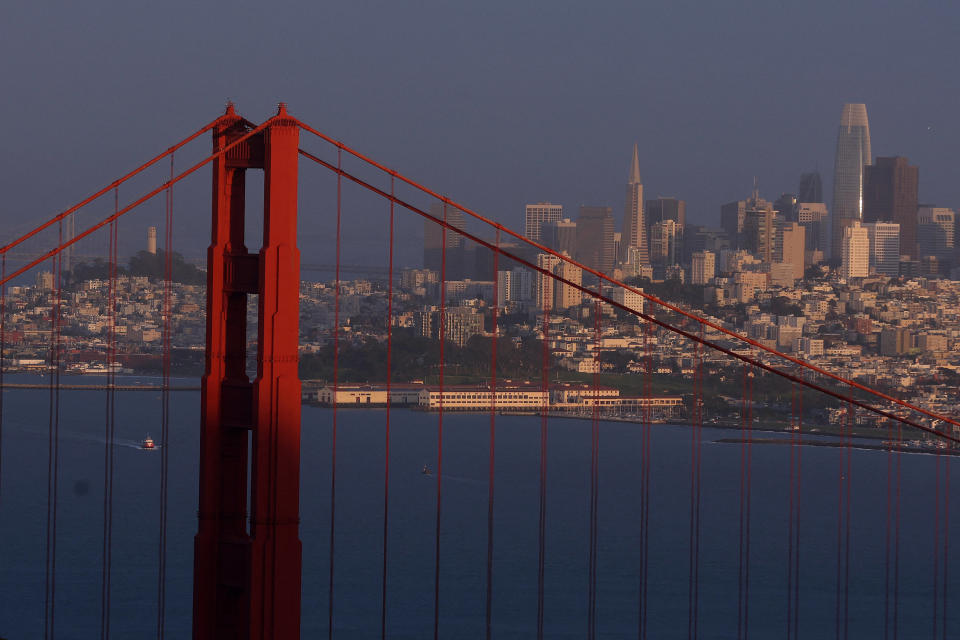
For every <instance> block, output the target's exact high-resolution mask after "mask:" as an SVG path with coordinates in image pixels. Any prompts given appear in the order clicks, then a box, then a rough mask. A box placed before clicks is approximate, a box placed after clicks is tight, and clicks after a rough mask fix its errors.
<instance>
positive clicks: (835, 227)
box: [830, 104, 873, 260]
mask: <svg viewBox="0 0 960 640" xmlns="http://www.w3.org/2000/svg"><path fill="white" fill-rule="evenodd" d="M872 157H873V156H872V155H871V151H870V125H869V124H868V123H867V105H865V104H845V105H843V112H842V113H841V115H840V130H839V132H838V133H837V154H836V157H835V158H834V165H833V210H832V211H831V212H830V213H831V214H832V223H831V225H830V228H831V231H832V236H831V241H830V246H831V252H830V255H831V256H832V257H833V259H834V260H840V259H841V258H842V256H843V230H844V229H845V228H846V227H849V226H850V225H851V224H852V223H853V222H854V221H861V220H863V167H864V166H865V165H868V164H870V163H871V162H870V159H871V158H872Z"/></svg>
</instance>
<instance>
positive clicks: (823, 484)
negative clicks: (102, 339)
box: [0, 378, 960, 639]
mask: <svg viewBox="0 0 960 640" xmlns="http://www.w3.org/2000/svg"><path fill="white" fill-rule="evenodd" d="M8 380H9V378H8ZM33 380H35V379H33ZM67 381H70V382H72V381H79V379H75V378H72V379H68V380H67ZM83 381H84V382H91V381H93V379H91V378H86V379H84V380H83ZM117 401H118V407H117V420H116V424H117V430H118V438H119V440H120V446H119V447H118V448H117V450H116V472H115V473H116V476H115V513H116V514H117V515H116V519H115V523H114V532H113V545H114V546H113V549H114V551H113V567H114V572H113V585H114V589H113V613H112V618H111V620H112V630H113V637H116V638H142V637H151V636H152V635H155V627H156V594H157V577H156V576H157V541H158V533H157V532H158V526H157V525H158V521H159V512H158V494H159V463H160V455H159V454H158V453H156V452H147V451H141V450H140V449H138V447H137V444H138V442H139V441H140V440H142V438H143V437H145V436H146V435H147V434H151V435H153V436H154V437H157V436H158V435H159V432H160V394H159V393H158V392H124V393H118V394H117ZM199 402H200V396H199V393H196V392H178V393H175V394H173V406H172V411H173V419H172V421H171V440H170V442H169V453H170V488H169V491H170V509H169V559H168V585H167V634H168V637H170V638H184V637H189V633H190V622H189V621H190V610H191V588H192V587H191V585H192V582H191V581H192V578H191V572H192V566H193V565H192V562H193V560H192V538H193V534H194V531H195V526H196V525H195V510H196V496H197V488H196V461H197V457H198V415H199ZM47 412H48V394H47V392H45V391H20V390H9V391H7V392H6V394H5V396H4V420H3V427H4V437H3V467H2V495H0V637H9V638H37V637H41V636H42V630H43V606H44V558H45V541H46V538H45V535H46V533H45V532H46V529H45V527H46V496H47V438H48V418H47ZM103 416H104V393H102V392H87V391H64V392H62V415H61V422H60V425H61V426H60V442H61V464H60V510H59V514H58V527H59V529H58V535H57V580H56V589H57V591H56V637H59V638H91V637H95V636H97V634H98V633H99V624H100V563H101V545H102V537H101V536H102V513H103V512H102V508H103V496H102V490H103V477H102V475H103V470H102V469H103V466H102V463H103V455H104V444H103V443H104V438H103V432H104V417H103ZM339 416H340V422H339V424H340V428H339V440H338V485H337V486H338V495H337V505H338V514H337V532H336V550H337V553H336V561H335V566H336V573H335V575H336V578H335V595H334V607H335V609H334V610H335V615H334V625H335V635H336V636H337V637H342V638H373V637H378V634H379V624H380V584H381V582H380V580H381V555H380V553H381V544H382V541H381V532H382V510H383V502H382V500H383V451H384V442H383V434H384V411H382V410H342V411H340V412H339ZM497 427H498V431H497V451H496V454H497V458H496V482H497V485H496V509H495V557H494V587H495V590H494V602H493V621H494V635H495V637H497V638H529V637H532V636H533V635H534V633H535V629H536V596H537V594H536V575H537V567H536V563H537V500H538V485H537V478H538V469H537V464H538V453H539V444H538V441H539V440H538V439H539V427H540V421H539V419H537V418H528V417H508V416H498V418H497ZM589 427H590V423H589V422H588V421H581V420H560V419H557V420H551V421H550V426H549V429H550V435H549V453H548V476H549V477H548V507H547V519H548V525H547V526H548V531H547V546H546V563H547V566H546V596H545V617H546V635H547V636H548V637H551V638H563V637H571V638H573V637H582V636H584V635H585V632H586V619H587V610H586V601H587V598H586V594H587V567H588V555H587V553H588V549H587V547H588V544H587V541H588V534H589V529H588V524H589V522H588V513H589V494H588V491H589V460H590V457H589V451H590V429H589ZM488 428H489V416H483V415H450V414H447V415H446V417H445V420H444V473H443V492H444V502H443V519H442V530H443V533H442V538H441V548H442V562H441V575H440V580H441V602H440V611H441V616H440V630H441V635H442V636H443V637H446V638H458V639H459V638H480V637H482V636H483V628H484V606H485V605H484V593H485V585H484V580H485V567H486V514H487V506H486V505H487V502H486V500H487V482H486V476H487V473H486V470H487V444H488V436H489V432H488ZM392 429H393V431H392V441H391V477H390V490H391V494H390V496H391V504H390V538H389V545H390V553H389V569H388V572H389V577H388V631H389V635H390V637H394V638H425V637H430V636H431V635H432V629H433V571H434V566H433V545H434V526H435V520H434V514H435V501H434V500H435V491H436V485H435V479H433V478H431V477H429V476H424V475H422V474H421V473H420V470H421V467H422V466H423V464H424V463H429V464H430V465H431V466H435V460H436V441H437V440H436V437H437V416H436V415H435V414H423V413H418V412H410V411H401V410H395V411H393V413H392ZM640 434H641V430H640V428H639V426H637V425H633V424H624V423H603V424H602V425H601V428H600V447H601V451H600V482H601V490H600V507H599V508H600V511H599V513H600V516H599V517H600V525H599V536H600V538H599V561H598V562H599V566H598V571H597V576H598V596H597V603H598V604H597V606H598V612H599V614H598V615H599V623H598V626H599V633H600V636H601V637H604V638H629V637H636V626H637V591H638V580H637V566H638V558H639V555H638V549H637V542H638V540H639V532H640V529H639V517H638V506H639V495H638V493H637V487H638V486H639V474H640V468H639V464H638V460H639V451H640ZM732 435H735V434H734V433H732V432H730V431H723V430H716V429H704V431H703V437H704V445H703V503H702V515H701V518H702V523H703V533H702V551H701V558H702V565H701V569H700V576H701V585H700V604H701V606H700V629H701V634H700V637H701V638H729V637H732V636H734V635H735V630H736V624H737V561H738V557H737V541H738V526H739V518H738V514H739V485H738V482H739V471H740V447H739V445H736V444H724V443H718V442H715V440H716V439H718V438H724V437H730V436H732ZM330 441H331V411H329V410H324V409H317V408H310V407H304V410H303V458H302V465H303V486H302V528H301V538H302V540H303V552H304V553H303V570H304V579H303V605H304V606H303V637H304V638H316V637H321V636H323V637H325V634H326V624H327V612H328V603H329V593H328V589H327V581H328V575H329V564H328V551H329V542H330V541H329V521H328V516H329V509H330V489H329V487H330V462H329V461H330ZM653 451H654V469H653V474H652V475H653V480H652V483H653V502H652V506H651V523H652V527H653V530H652V533H651V542H650V561H651V567H650V575H649V579H650V585H649V596H650V602H649V625H650V626H649V636H648V637H650V638H674V637H686V633H687V620H688V610H687V584H688V583H687V575H688V564H687V558H688V550H689V546H688V527H689V508H690V498H689V495H690V494H689V491H690V485H689V471H690V468H689V453H690V431H689V429H687V428H685V427H675V426H674V427H665V426H660V427H654V431H653ZM789 454H790V449H789V447H785V446H770V445H767V446H761V445H758V446H755V447H754V448H753V455H754V476H753V477H754V484H753V520H752V540H751V542H752V549H751V592H750V631H751V635H753V636H754V637H757V638H764V637H782V636H784V635H785V629H786V558H787V542H788V540H787V517H788V510H787V502H786V501H787V496H788V482H789V479H788V476H787V469H788V465H789ZM841 454H842V451H841V450H838V449H830V448H821V447H804V448H803V450H802V455H803V500H802V518H803V521H802V547H801V564H802V567H801V577H800V579H801V594H800V608H801V623H800V633H801V636H802V637H807V638H820V637H827V636H830V637H832V636H833V633H834V613H835V604H836V599H835V588H836V581H835V580H836V567H837V564H836V563H837V555H836V554H837V546H836V545H837V539H836V532H837V499H836V495H835V494H836V485H837V474H838V470H839V467H840V456H841ZM902 460H903V483H902V490H903V496H904V498H903V514H902V522H901V548H900V637H902V638H906V637H929V636H930V635H931V633H932V614H933V608H932V607H933V605H932V593H933V575H932V572H933V566H934V565H933V553H932V551H931V549H932V546H933V528H932V523H933V518H934V512H933V509H934V507H933V505H934V502H933V495H932V493H933V488H934V478H935V476H934V473H935V466H934V465H935V460H936V458H935V457H933V456H929V455H919V454H910V455H904V456H903V457H902ZM943 464H944V463H943V462H941V465H943ZM953 466H954V469H953V474H952V477H953V480H954V483H953V487H952V494H953V495H955V496H960V491H958V489H960V486H958V485H957V482H956V481H957V479H958V477H960V468H956V464H954V465H953ZM941 469H942V466H941ZM886 470H887V454H886V453H884V452H876V451H863V450H854V452H853V473H852V475H851V479H852V483H853V484H852V486H853V517H852V541H853V542H852V546H853V550H852V557H851V576H852V577H851V585H850V611H849V618H850V625H851V626H850V637H851V638H876V637H882V634H883V612H884V570H885V563H884V540H885V531H886V529H885V519H884V518H885V504H886V502H885V501H886ZM954 511H955V512H957V513H960V508H958V509H955V510H954ZM958 517H960V516H958ZM958 529H960V523H957V525H956V526H954V527H953V530H954V531H957V530H958ZM957 538H958V536H957V535H956V534H955V533H953V532H952V533H951V546H952V548H953V549H956V551H955V553H954V554H953V555H954V557H960V547H958V546H957V544H956V541H957ZM956 565H957V563H956V562H951V566H950V578H949V580H948V582H949V585H948V587H949V590H950V593H951V594H957V593H958V591H960V585H958V584H957V577H958V576H960V567H957V566H956ZM955 603H956V598H954V597H953V596H951V598H950V605H951V606H955ZM948 624H949V628H948V633H947V637H960V614H958V615H955V616H954V619H953V620H950V621H949V623H948Z"/></svg>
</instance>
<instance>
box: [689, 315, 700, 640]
mask: <svg viewBox="0 0 960 640" xmlns="http://www.w3.org/2000/svg"><path fill="white" fill-rule="evenodd" d="M700 332H701V338H702V333H703V326H702V325H701V326H700ZM701 359H702V353H701V343H700V342H697V343H696V344H695V345H694V372H693V407H692V409H693V424H692V425H691V438H690V554H689V556H690V558H689V563H690V567H689V573H688V576H687V582H688V584H687V590H688V592H687V607H688V610H689V617H688V620H687V637H688V638H689V639H690V640H695V639H696V638H697V637H698V634H699V628H698V627H699V608H700V602H699V600H700V438H701V435H700V424H701V421H702V416H701V384H702V382H701V377H702V373H703V372H702V370H701V369H702V366H701Z"/></svg>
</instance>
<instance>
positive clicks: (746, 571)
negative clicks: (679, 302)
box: [697, 368, 757, 640]
mask: <svg viewBox="0 0 960 640" xmlns="http://www.w3.org/2000/svg"><path fill="white" fill-rule="evenodd" d="M756 375H757V372H756V371H755V370H754V369H753V368H751V369H750V372H749V374H748V375H747V393H748V394H749V397H748V405H747V410H748V412H749V413H748V417H747V496H746V501H747V512H746V514H745V516H744V529H745V532H744V543H745V544H744V553H743V638H744V640H746V639H747V638H749V637H750V525H751V523H752V522H753V519H752V517H751V513H752V507H753V421H754V417H753V404H754V403H753V383H754V381H755V380H756ZM702 376H703V374H701V383H700V384H701V387H702V385H703V377H702ZM700 423H701V424H703V417H702V416H701V418H700ZM698 473H699V472H698ZM697 489H698V490H699V485H698V487H697ZM698 521H699V519H698Z"/></svg>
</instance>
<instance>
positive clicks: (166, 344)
mask: <svg viewBox="0 0 960 640" xmlns="http://www.w3.org/2000/svg"><path fill="white" fill-rule="evenodd" d="M173 169H174V154H173V153H171V154H170V181H169V182H168V184H169V185H170V186H169V187H168V188H167V192H166V215H165V221H164V247H163V255H164V268H163V353H162V357H161V362H162V376H163V379H162V386H163V389H162V391H161V396H160V398H161V399H160V402H161V407H160V442H161V444H160V542H159V547H160V548H159V558H158V565H159V570H158V572H157V639H158V640H163V638H164V637H165V635H166V617H167V616H166V608H167V505H168V501H167V495H168V489H169V479H170V471H169V469H170V358H171V339H172V331H171V329H172V324H171V323H172V319H171V315H172V313H173V309H172V293H173V292H172V287H173V175H174V174H173Z"/></svg>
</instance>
